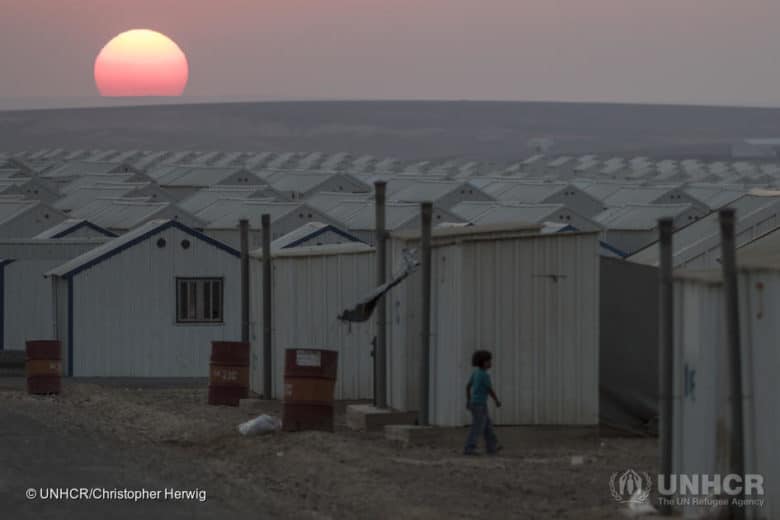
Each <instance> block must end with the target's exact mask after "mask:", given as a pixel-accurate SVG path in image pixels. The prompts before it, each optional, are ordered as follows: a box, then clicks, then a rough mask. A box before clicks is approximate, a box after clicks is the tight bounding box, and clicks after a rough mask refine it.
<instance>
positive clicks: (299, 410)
mask: <svg viewBox="0 0 780 520" xmlns="http://www.w3.org/2000/svg"><path fill="white" fill-rule="evenodd" d="M337 370H338V352H335V351H333V350H312V349H288V350H287V351H286V352H285V364H284V412H283V417H282V428H283V429H284V430H285V431H299V430H324V431H330V432H332V431H333V391H334V389H335V386H336V372H337Z"/></svg>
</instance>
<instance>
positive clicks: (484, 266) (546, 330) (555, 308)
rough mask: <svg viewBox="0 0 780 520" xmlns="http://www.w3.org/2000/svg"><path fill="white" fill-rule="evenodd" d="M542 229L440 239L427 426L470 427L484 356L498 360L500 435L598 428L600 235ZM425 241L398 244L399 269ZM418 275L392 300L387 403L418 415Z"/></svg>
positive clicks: (459, 232) (445, 234) (450, 234)
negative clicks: (515, 430) (469, 392)
mask: <svg viewBox="0 0 780 520" xmlns="http://www.w3.org/2000/svg"><path fill="white" fill-rule="evenodd" d="M535 231H536V228H534V227H518V226H514V229H512V228H511V227H507V226H504V227H503V229H501V228H496V227H493V228H490V227H488V228H480V227H472V228H460V229H449V230H446V231H444V230H441V231H438V230H437V231H436V232H435V233H434V239H433V244H434V247H433V252H432V255H433V258H432V279H433V283H432V297H431V298H432V312H431V314H432V317H431V334H432V338H431V360H430V366H431V373H430V381H431V383H430V385H431V386H430V401H429V410H430V422H431V424H434V425H439V426H461V425H464V424H468V423H469V422H470V417H469V415H468V412H467V410H466V403H465V392H464V388H465V384H466V381H467V380H468V377H469V375H470V373H471V371H472V367H471V354H472V352H473V351H474V350H476V349H488V350H491V351H492V352H493V369H492V371H491V373H492V377H493V382H494V385H495V388H496V392H497V393H498V395H499V397H500V398H501V399H502V404H503V407H502V408H500V409H497V410H496V411H495V412H494V418H495V421H496V422H497V423H499V424H557V425H593V424H597V423H598V352H599V347H598V339H599V314H598V309H599V256H598V238H597V234H596V233H562V234H552V235H537V234H531V233H534V232H535ZM417 247H418V238H417V236H414V235H411V234H407V235H395V236H394V237H393V240H392V241H391V254H392V264H393V265H394V266H396V268H397V267H398V266H399V265H400V262H401V257H402V251H403V250H404V249H410V248H417ZM421 290H422V289H421V281H420V272H419V271H417V272H416V273H415V274H414V275H412V276H411V277H410V278H409V279H408V280H407V281H406V282H404V283H403V284H402V285H401V286H399V287H397V288H395V289H393V291H392V292H391V293H390V301H389V303H388V307H389V319H390V327H389V331H390V339H389V343H390V353H389V367H388V382H389V383H388V384H389V388H388V395H389V400H390V404H391V406H393V407H394V408H397V409H399V410H403V411H412V410H419V399H420V397H419V396H420V366H421V359H420V358H421V356H420V346H421V345H420V344H421V341H420V340H421V338H420V319H419V318H420V302H421Z"/></svg>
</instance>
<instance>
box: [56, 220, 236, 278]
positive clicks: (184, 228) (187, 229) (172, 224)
mask: <svg viewBox="0 0 780 520" xmlns="http://www.w3.org/2000/svg"><path fill="white" fill-rule="evenodd" d="M172 227H173V228H176V229H178V230H180V231H183V232H184V233H187V234H188V235H191V236H193V237H195V238H197V239H199V240H202V241H204V242H206V243H207V244H209V245H212V246H214V247H216V248H217V249H221V250H222V251H224V252H226V253H228V254H230V255H233V256H235V257H236V258H241V253H239V252H238V250H236V249H233V248H232V247H230V246H229V245H227V244H224V243H222V242H220V241H219V240H215V239H213V238H211V237H210V236H207V235H204V234H203V233H201V232H200V231H196V230H194V229H192V228H190V227H188V226H185V225H184V224H182V223H180V222H178V221H176V220H169V221H168V222H166V223H165V224H162V225H160V226H158V227H156V228H154V229H151V230H149V231H147V232H146V233H144V234H143V235H140V236H138V237H136V238H134V239H133V240H131V241H129V242H126V243H124V244H122V245H121V246H119V247H117V248H115V249H111V250H110V251H106V253H104V254H102V255H100V256H98V257H96V258H93V259H92V260H90V261H89V262H87V263H85V264H83V265H80V266H78V267H77V268H75V269H73V270H72V271H70V272H67V273H64V274H62V275H60V276H61V277H62V278H72V277H74V276H76V275H78V274H79V273H81V272H84V271H86V270H87V269H89V268H91V267H94V266H96V265H97V264H100V263H102V262H103V261H105V260H108V259H109V258H111V257H114V256H116V255H118V254H119V253H121V252H122V251H125V250H127V249H130V248H131V247H133V246H136V245H138V244H140V243H141V242H143V241H144V240H146V239H148V238H150V237H153V236H154V235H156V234H157V233H160V232H162V231H165V230H166V229H168V228H172ZM109 243H110V242H109Z"/></svg>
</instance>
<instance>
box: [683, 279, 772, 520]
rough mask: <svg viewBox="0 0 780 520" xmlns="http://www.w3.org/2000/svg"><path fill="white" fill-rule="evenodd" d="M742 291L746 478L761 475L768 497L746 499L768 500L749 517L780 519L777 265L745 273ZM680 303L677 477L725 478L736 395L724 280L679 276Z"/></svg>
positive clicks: (690, 511) (750, 510)
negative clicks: (733, 393) (777, 446)
mask: <svg viewBox="0 0 780 520" xmlns="http://www.w3.org/2000/svg"><path fill="white" fill-rule="evenodd" d="M738 286H739V314H740V329H741V330H740V332H741V339H740V342H741V358H742V385H743V387H742V399H743V403H744V405H743V418H744V422H743V431H744V441H745V446H744V457H745V473H746V474H758V475H762V476H763V479H764V492H765V495H764V496H759V497H755V496H754V497H747V498H763V499H765V500H766V504H765V505H764V506H763V507H758V508H748V515H747V516H748V517H749V518H765V519H772V518H777V517H778V515H780V452H778V451H777V448H776V444H777V442H776V441H777V438H778V436H780V403H779V402H778V400H777V393H778V390H780V388H779V387H780V385H778V379H777V367H778V366H780V353H779V352H778V349H777V338H778V336H780V322H778V320H777V317H778V316H779V315H780V270H779V269H778V267H777V264H776V263H775V264H774V265H772V266H762V265H751V266H747V265H746V266H743V267H741V268H740V274H739V277H738ZM674 299H675V314H674V326H675V333H674V338H675V339H674V341H675V344H674V378H673V380H674V384H675V388H674V392H673V395H674V396H675V400H674V407H673V409H674V419H673V425H674V443H673V449H672V452H673V467H672V473H675V474H678V475H683V474H686V475H692V474H701V475H705V474H706V475H715V474H719V475H727V474H729V473H731V472H732V471H731V467H730V466H729V461H730V439H731V434H732V431H733V428H732V424H731V419H730V402H731V398H732V391H731V381H730V376H729V366H730V364H729V356H728V349H727V344H726V333H725V330H724V323H725V314H724V295H723V287H722V281H721V276H720V273H719V272H706V273H702V272H698V273H694V272H680V273H678V275H677V276H676V280H675V289H674ZM703 512H705V511H703V510H702V509H701V508H699V509H698V510H697V508H696V507H695V506H689V507H688V508H686V510H685V513H687V514H688V515H695V514H701V513H703Z"/></svg>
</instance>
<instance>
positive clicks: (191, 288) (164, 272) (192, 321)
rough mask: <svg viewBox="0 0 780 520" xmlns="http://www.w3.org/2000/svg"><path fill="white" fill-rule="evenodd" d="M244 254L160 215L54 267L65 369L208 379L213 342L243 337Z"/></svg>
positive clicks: (92, 373) (71, 372)
mask: <svg viewBox="0 0 780 520" xmlns="http://www.w3.org/2000/svg"><path fill="white" fill-rule="evenodd" d="M239 256H240V255H239V252H238V251H236V250H234V249H232V248H231V247H229V246H227V245H225V244H222V243H221V242H217V241H215V240H213V239H211V238H209V237H207V236H205V235H203V234H202V233H199V232H197V231H195V230H193V229H191V228H188V227H187V226H185V225H184V224H181V223H180V222H177V221H174V220H160V221H151V222H148V223H146V224H144V225H143V226H141V227H139V228H137V229H134V230H132V231H130V232H128V233H126V234H124V235H122V236H120V237H118V238H115V239H113V240H111V241H110V242H107V243H105V244H103V245H102V246H99V247H97V248H95V249H93V250H91V251H89V252H87V253H85V254H83V255H81V256H79V257H77V258H74V259H73V260H71V261H70V262H67V263H65V264H63V265H60V266H58V267H57V268H55V269H52V270H50V271H49V272H48V273H47V275H48V276H49V277H50V278H51V282H50V283H51V284H53V291H54V296H53V300H54V308H55V309H56V312H55V315H54V318H55V325H54V330H55V335H56V337H57V339H59V340H61V341H62V344H63V352H64V353H65V355H66V357H65V363H64V368H65V370H66V374H68V375H71V376H77V377H207V376H208V373H209V356H210V353H211V342H212V341H215V340H216V341H236V340H238V339H240V337H241V310H240V302H241V298H240V294H241V291H240V287H241V279H240V276H241V273H240V263H239Z"/></svg>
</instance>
